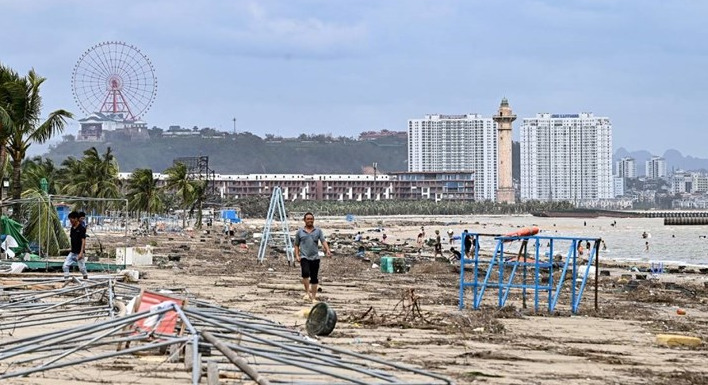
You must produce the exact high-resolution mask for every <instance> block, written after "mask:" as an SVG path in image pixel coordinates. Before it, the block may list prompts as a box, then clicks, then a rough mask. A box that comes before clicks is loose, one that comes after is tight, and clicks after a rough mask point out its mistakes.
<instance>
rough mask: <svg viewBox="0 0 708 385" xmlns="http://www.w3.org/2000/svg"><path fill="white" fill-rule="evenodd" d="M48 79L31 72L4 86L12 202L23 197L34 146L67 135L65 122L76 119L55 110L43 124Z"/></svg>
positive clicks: (4, 122) (65, 112)
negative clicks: (24, 172)
mask: <svg viewBox="0 0 708 385" xmlns="http://www.w3.org/2000/svg"><path fill="white" fill-rule="evenodd" d="M45 80H46V79H45V78H43V77H40V76H38V75H37V74H36V73H35V72H34V70H30V72H29V74H28V75H27V76H26V77H23V78H20V79H17V80H14V81H9V82H6V83H4V84H3V86H2V96H0V99H2V100H3V102H2V107H3V111H4V112H3V116H2V118H3V122H2V125H3V127H2V128H3V132H5V135H6V136H7V152H8V154H9V155H10V157H11V158H12V186H11V189H12V198H13V199H20V198H21V195H22V182H21V176H22V160H23V159H24V158H25V155H26V153H27V149H28V148H29V147H30V146H31V145H32V144H33V143H44V142H46V141H47V140H49V139H50V138H51V137H52V136H54V135H56V134H58V133H61V132H62V131H64V127H65V126H66V119H67V118H69V119H70V118H72V117H73V115H72V114H71V113H70V112H68V111H65V110H56V111H53V112H51V113H50V114H49V116H48V118H47V120H46V121H44V122H41V123H40V121H41V119H40V114H41V109H42V97H41V96H40V94H39V90H40V86H41V85H42V83H44V81H45ZM19 212H20V205H19V203H18V204H16V205H15V209H14V210H13V215H14V216H15V217H16V218H19Z"/></svg>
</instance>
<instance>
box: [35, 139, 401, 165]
mask: <svg viewBox="0 0 708 385" xmlns="http://www.w3.org/2000/svg"><path fill="white" fill-rule="evenodd" d="M308 139H310V138H308ZM91 147H96V149H97V150H98V151H99V153H104V152H105V150H106V148H107V147H110V148H111V150H112V151H113V153H114V154H115V156H116V158H117V159H118V164H119V166H120V171H121V172H132V171H133V170H135V169H136V168H148V169H152V170H153V171H154V172H162V171H164V170H165V169H166V168H168V167H170V166H171V165H172V163H173V161H174V159H176V158H180V157H192V156H203V155H206V156H209V168H210V169H212V170H214V171H215V172H216V173H220V174H248V173H269V174H281V173H282V174H338V173H341V174H349V173H354V174H360V173H361V172H362V170H363V169H364V167H371V166H372V164H373V163H377V168H378V170H379V171H380V172H392V171H406V170H407V169H408V166H407V164H406V161H407V152H408V151H407V144H406V141H405V140H403V139H397V138H382V139H377V140H372V141H357V140H353V139H347V138H337V139H331V140H302V139H283V140H280V141H266V140H264V139H262V138H260V137H258V136H256V135H253V134H250V133H239V134H236V135H229V136H228V137H225V138H199V137H190V138H180V137H178V138H152V139H150V140H148V141H139V142H137V141H130V140H126V139H121V138H113V139H111V140H109V141H107V142H103V143H97V142H76V141H73V140H65V141H63V142H61V143H59V144H57V145H54V146H52V147H51V148H50V150H49V152H48V153H46V154H45V155H44V156H45V157H47V158H49V159H52V160H53V161H54V162H55V163H58V164H60V163H61V162H62V161H63V160H64V159H66V158H68V157H69V156H74V157H76V158H81V156H82V155H83V151H84V150H86V149H88V148H91Z"/></svg>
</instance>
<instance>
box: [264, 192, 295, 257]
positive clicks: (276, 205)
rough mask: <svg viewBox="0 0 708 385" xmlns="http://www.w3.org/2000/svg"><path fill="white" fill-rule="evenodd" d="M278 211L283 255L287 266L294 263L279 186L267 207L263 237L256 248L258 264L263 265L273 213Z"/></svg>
mask: <svg viewBox="0 0 708 385" xmlns="http://www.w3.org/2000/svg"><path fill="white" fill-rule="evenodd" d="M276 211H278V218H279V221H280V223H281V230H280V233H281V234H282V236H283V243H284V247H285V255H286V258H287V259H288V264H292V263H293V262H294V261H295V256H294V251H293V245H292V240H291V239H290V226H289V225H288V216H287V214H286V212H285V201H284V200H283V191H282V190H281V189H280V187H279V186H276V187H275V188H274V189H273V194H272V195H271V197H270V205H269V206H268V214H267V216H266V223H265V226H264V227H263V236H262V237H261V244H260V246H259V247H258V262H259V263H263V260H264V259H265V256H266V255H265V254H266V250H267V249H268V241H269V240H270V235H271V228H272V227H273V220H274V219H275V218H274V216H275V212H276Z"/></svg>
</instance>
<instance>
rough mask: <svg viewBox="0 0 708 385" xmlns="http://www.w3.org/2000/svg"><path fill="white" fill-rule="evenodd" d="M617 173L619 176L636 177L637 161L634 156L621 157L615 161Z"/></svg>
mask: <svg viewBox="0 0 708 385" xmlns="http://www.w3.org/2000/svg"><path fill="white" fill-rule="evenodd" d="M615 175H617V176H618V177H620V178H636V177H637V162H635V161H634V158H622V159H620V160H618V161H617V174H615Z"/></svg>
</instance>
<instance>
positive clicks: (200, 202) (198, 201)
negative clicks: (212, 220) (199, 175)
mask: <svg viewBox="0 0 708 385" xmlns="http://www.w3.org/2000/svg"><path fill="white" fill-rule="evenodd" d="M192 185H193V186H194V190H193V191H194V192H193V196H192V198H193V203H192V207H191V209H190V211H194V210H197V223H196V224H195V225H194V227H195V228H197V229H201V228H202V208H203V206H204V201H205V200H206V197H207V181H205V180H193V181H192Z"/></svg>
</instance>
